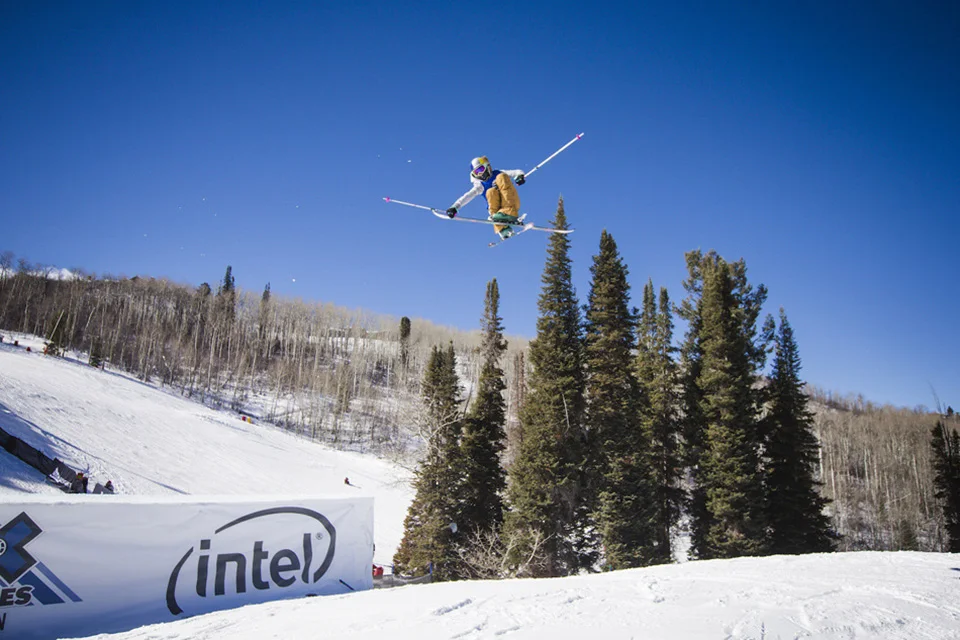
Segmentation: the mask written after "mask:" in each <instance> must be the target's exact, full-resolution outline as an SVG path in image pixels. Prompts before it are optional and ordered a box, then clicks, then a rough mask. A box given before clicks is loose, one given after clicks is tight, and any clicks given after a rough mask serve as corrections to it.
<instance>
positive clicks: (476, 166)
mask: <svg viewBox="0 0 960 640" xmlns="http://www.w3.org/2000/svg"><path fill="white" fill-rule="evenodd" d="M491 175H493V169H491V168H490V161H489V160H487V156H478V157H476V158H474V159H473V160H471V161H470V176H471V177H473V178H476V179H477V180H479V181H480V182H485V181H486V180H489V179H490V176H491Z"/></svg>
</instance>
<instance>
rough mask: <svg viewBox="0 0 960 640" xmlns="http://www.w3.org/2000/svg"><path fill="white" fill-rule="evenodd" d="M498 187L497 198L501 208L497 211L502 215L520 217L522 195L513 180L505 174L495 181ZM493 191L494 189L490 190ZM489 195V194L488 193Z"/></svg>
mask: <svg viewBox="0 0 960 640" xmlns="http://www.w3.org/2000/svg"><path fill="white" fill-rule="evenodd" d="M494 184H495V185H496V187H497V196H498V198H499V200H500V202H499V204H500V207H499V208H498V209H497V211H499V212H500V213H505V214H507V215H508V216H513V217H514V218H516V217H517V216H519V215H520V195H519V194H518V193H517V188H516V187H515V186H513V180H511V179H510V176H508V175H507V174H505V173H501V174H500V175H498V176H497V179H496V180H495V181H494ZM490 191H493V189H490ZM488 193H489V192H488Z"/></svg>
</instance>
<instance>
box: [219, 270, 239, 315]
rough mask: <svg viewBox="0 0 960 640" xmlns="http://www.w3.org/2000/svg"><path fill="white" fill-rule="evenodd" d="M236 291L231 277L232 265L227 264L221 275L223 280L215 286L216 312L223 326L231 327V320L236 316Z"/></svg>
mask: <svg viewBox="0 0 960 640" xmlns="http://www.w3.org/2000/svg"><path fill="white" fill-rule="evenodd" d="M236 305H237V291H236V284H235V282H234V278H233V267H231V266H230V265H227V271H226V273H224V275H223V282H221V283H220V286H219V287H218V288H217V313H218V314H219V320H220V321H221V322H223V323H224V326H225V327H228V328H229V327H232V326H233V320H234V318H235V317H236V314H237V310H236Z"/></svg>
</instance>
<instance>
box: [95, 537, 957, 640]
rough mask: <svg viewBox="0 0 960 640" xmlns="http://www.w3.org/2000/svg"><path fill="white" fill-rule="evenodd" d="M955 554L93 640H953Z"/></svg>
mask: <svg viewBox="0 0 960 640" xmlns="http://www.w3.org/2000/svg"><path fill="white" fill-rule="evenodd" d="M958 593H960V557H957V556H955V555H949V554H923V553H915V552H909V553H907V552H903V553H874V552H870V553H846V554H833V555H830V554H824V555H811V556H798V557H791V556H775V557H771V558H741V559H737V560H713V561H703V562H688V563H685V564H680V565H668V566H660V567H652V568H648V569H634V570H630V571H620V572H616V573H610V574H603V575H593V576H580V577H573V578H560V579H553V580H511V581H503V582H458V583H446V584H433V585H423V586H407V587H403V588H401V589H390V590H378V591H368V592H364V593H356V594H349V595H345V596H331V597H326V598H312V599H308V600H299V601H286V602H275V603H270V604H264V605H256V606H250V607H244V608H242V609H235V610H233V611H222V612H219V613H212V614H208V615H205V616H198V617H196V618H193V619H189V620H183V621H178V622H173V623H169V624H165V625H157V626H152V627H144V628H141V629H138V630H136V631H131V632H128V633H124V634H115V635H110V636H99V637H100V638H103V639H105V638H111V639H113V640H121V639H122V640H151V639H155V638H163V639H164V640H188V639H190V640H228V639H229V640H261V639H262V638H283V639H284V640H298V639H301V638H302V639H304V640H307V639H312V638H318V637H322V638H369V639H370V640H380V639H382V638H391V639H395V640H399V639H407V638H409V639H410V640H426V639H430V638H499V637H506V638H518V639H519V638H551V639H561V638H563V639H565V638H569V639H571V640H583V639H584V638H603V640H615V639H620V638H643V639H655V638H664V639H667V638H669V639H670V640H686V639H699V638H744V639H746V638H754V639H757V640H759V639H768V640H775V639H781V640H787V639H788V638H817V639H823V640H829V639H838V640H839V639H841V638H842V639H849V638H877V639H881V638H882V639H884V640H897V639H903V640H906V639H911V640H913V639H918V638H923V639H924V640H945V639H947V638H960V600H958V598H957V594H958Z"/></svg>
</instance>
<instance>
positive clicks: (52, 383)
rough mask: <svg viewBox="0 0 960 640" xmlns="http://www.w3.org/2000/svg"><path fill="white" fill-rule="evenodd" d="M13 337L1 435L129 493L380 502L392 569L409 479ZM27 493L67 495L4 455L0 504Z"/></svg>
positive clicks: (1, 375) (0, 363)
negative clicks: (369, 499) (16, 344)
mask: <svg viewBox="0 0 960 640" xmlns="http://www.w3.org/2000/svg"><path fill="white" fill-rule="evenodd" d="M16 338H17V339H19V341H20V346H19V347H14V346H13V345H12V344H10V342H11V340H10V337H9V334H8V335H7V336H6V340H5V341H4V342H3V343H0V428H3V430H4V431H6V432H7V433H10V434H12V435H14V436H16V437H18V438H20V439H21V440H23V441H25V442H27V443H28V444H30V445H31V446H32V447H34V448H36V449H38V450H40V451H42V452H43V453H45V454H47V455H48V456H50V457H51V458H53V457H56V458H60V459H61V460H63V461H64V462H65V463H67V464H68V465H69V466H70V467H72V468H73V469H75V470H78V471H84V472H86V473H87V474H88V475H89V476H90V477H91V481H99V482H101V483H104V482H106V481H107V480H112V481H113V484H114V486H115V487H116V489H117V492H118V493H122V494H135V495H170V494H189V495H213V494H217V495H224V494H231V495H273V496H275V495H280V494H283V495H315V496H316V495H319V496H341V495H347V496H358V495H359V496H372V497H373V498H374V500H375V504H376V515H375V519H374V532H375V533H374V535H375V541H376V552H375V554H374V561H375V562H377V563H378V564H390V563H392V558H393V553H394V550H395V549H396V547H397V545H398V544H399V543H400V539H401V537H402V536H403V518H404V516H405V515H406V510H407V506H408V505H409V503H410V500H411V499H412V497H413V495H412V489H411V487H410V484H409V478H410V474H409V472H407V471H405V470H403V469H401V468H400V467H397V466H396V465H393V464H390V463H389V462H386V461H383V460H379V459H377V458H375V457H372V456H364V455H361V454H357V453H348V452H341V451H334V450H331V449H330V448H328V447H325V446H323V445H320V444H317V443H314V442H311V441H308V440H304V439H302V438H298V437H296V436H294V435H292V434H290V433H287V432H285V431H282V430H279V429H275V428H272V427H270V426H268V425H262V424H251V423H249V422H246V421H243V420H241V416H239V415H237V414H235V413H232V412H228V411H217V410H215V409H211V408H209V407H205V406H203V405H201V404H199V403H197V402H194V401H191V400H187V399H184V398H182V397H180V396H179V395H175V394H172V393H167V392H166V391H163V390H159V389H157V388H155V387H153V386H151V385H147V384H143V383H141V382H139V381H137V380H136V379H132V378H130V377H128V376H126V375H123V374H120V373H117V372H111V371H110V370H106V371H101V370H98V369H94V368H92V367H90V366H88V365H86V364H83V363H81V362H77V361H71V360H69V359H59V358H50V357H47V356H44V355H42V354H43V342H42V341H41V340H37V339H36V338H32V339H31V338H29V337H27V336H22V335H18V336H16ZM27 346H30V347H31V348H32V352H31V353H28V352H27V351H26V347H27ZM344 478H349V479H350V485H349V486H348V485H345V484H344ZM90 487H91V488H92V487H93V485H92V483H91V485H90ZM24 492H25V493H57V494H60V492H59V490H57V489H56V488H54V487H52V486H50V485H47V484H46V483H45V481H44V478H43V475H42V474H41V473H39V472H37V471H34V470H32V469H31V468H30V467H28V466H27V465H25V464H23V463H22V462H21V461H19V460H17V459H16V458H14V457H13V456H11V455H10V454H8V453H6V452H5V451H0V499H4V498H6V499H11V497H12V496H11V495H10V494H13V498H14V499H15V495H16V494H22V493H24ZM60 495H62V494H60Z"/></svg>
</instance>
